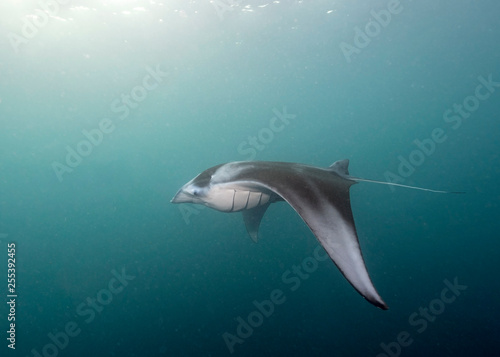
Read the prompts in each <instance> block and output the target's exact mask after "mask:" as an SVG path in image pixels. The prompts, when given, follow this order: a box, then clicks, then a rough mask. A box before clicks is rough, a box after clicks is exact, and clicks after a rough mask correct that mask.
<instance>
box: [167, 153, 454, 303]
mask: <svg viewBox="0 0 500 357" xmlns="http://www.w3.org/2000/svg"><path fill="white" fill-rule="evenodd" d="M348 165H349V161H348V160H341V161H337V162H335V163H333V164H332V165H331V166H330V167H328V168H320V167H314V166H308V165H302V164H295V163H287V162H266V161H240V162H230V163H227V164H222V165H218V166H214V167H212V168H210V169H208V170H206V171H204V172H202V173H201V174H199V175H198V176H196V177H195V178H194V179H192V180H191V181H189V182H188V183H187V184H185V185H184V186H182V188H181V189H180V190H179V191H178V192H177V194H176V195H175V196H174V198H173V199H172V201H171V202H173V203H198V204H203V205H205V206H208V207H210V208H213V209H216V210H218V211H222V212H238V211H242V213H243V219H244V221H245V225H246V228H247V231H248V233H249V234H250V237H251V238H252V239H253V240H254V241H257V239H258V230H259V225H260V222H261V219H262V217H263V216H264V213H265V212H266V210H267V207H269V205H270V204H271V203H274V202H277V201H286V202H287V203H288V204H289V205H290V206H292V208H293V209H294V210H295V211H296V212H297V213H298V214H299V215H300V217H301V218H302V219H303V220H304V222H305V223H306V224H307V225H308V226H309V228H310V229H311V231H312V232H313V234H314V235H315V236H316V238H317V239H318V241H319V242H320V243H321V245H322V246H323V248H324V249H325V250H326V252H327V253H328V255H329V256H330V258H331V259H332V260H333V262H334V263H335V265H337V267H338V268H339V270H340V271H341V272H342V274H343V275H344V276H345V278H346V279H347V280H348V281H349V282H350V283H351V285H352V286H353V287H354V288H355V289H356V290H357V291H358V292H359V293H360V294H361V295H362V296H363V297H364V298H365V299H366V300H368V301H369V302H370V303H372V304H373V305H375V306H377V307H379V308H381V309H383V310H387V309H388V307H387V304H386V303H385V302H384V301H383V300H382V298H381V297H380V295H379V294H378V292H377V290H376V289H375V287H374V286H373V283H372V281H371V279H370V277H369V275H368V271H367V270H366V266H365V262H364V260H363V256H362V254H361V248H360V246H359V242H358V236H357V234H356V227H355V225H354V218H353V215H352V211H351V203H350V198H349V188H350V187H351V186H352V185H354V184H355V183H357V182H359V181H366V182H374V183H381V184H389V185H395V186H402V187H408V188H414V189H419V190H424V191H431V192H438V193H449V192H447V191H437V190H430V189H425V188H419V187H412V186H406V185H399V184H394V183H389V182H379V181H372V180H365V179H360V178H355V177H352V176H350V175H349V172H348Z"/></svg>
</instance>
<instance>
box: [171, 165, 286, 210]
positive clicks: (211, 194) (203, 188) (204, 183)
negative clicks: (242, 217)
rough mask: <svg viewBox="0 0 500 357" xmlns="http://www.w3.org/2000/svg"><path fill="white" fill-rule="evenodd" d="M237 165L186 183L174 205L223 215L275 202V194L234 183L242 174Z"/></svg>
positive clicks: (215, 170)
mask: <svg viewBox="0 0 500 357" xmlns="http://www.w3.org/2000/svg"><path fill="white" fill-rule="evenodd" d="M235 164H238V163H230V164H225V165H218V166H214V167H212V168H210V169H208V170H206V171H203V172H202V173H201V174H199V175H198V176H196V177H195V178H194V179H192V180H191V181H189V182H188V183H186V184H185V185H184V186H182V187H181V189H180V190H179V191H178V192H177V194H176V195H175V196H174V198H173V199H172V201H171V202H172V203H196V204H202V205H205V206H207V207H210V208H213V209H215V210H218V211H222V212H239V211H243V210H249V209H252V208H255V207H257V206H263V205H266V204H268V203H271V202H274V201H275V200H276V197H274V195H272V193H271V192H267V191H263V190H262V188H260V187H256V186H254V185H252V184H250V183H248V182H247V183H242V182H240V181H233V178H234V177H235V176H236V175H237V174H238V173H239V172H241V170H242V169H241V168H238V167H237V166H236V165H235Z"/></svg>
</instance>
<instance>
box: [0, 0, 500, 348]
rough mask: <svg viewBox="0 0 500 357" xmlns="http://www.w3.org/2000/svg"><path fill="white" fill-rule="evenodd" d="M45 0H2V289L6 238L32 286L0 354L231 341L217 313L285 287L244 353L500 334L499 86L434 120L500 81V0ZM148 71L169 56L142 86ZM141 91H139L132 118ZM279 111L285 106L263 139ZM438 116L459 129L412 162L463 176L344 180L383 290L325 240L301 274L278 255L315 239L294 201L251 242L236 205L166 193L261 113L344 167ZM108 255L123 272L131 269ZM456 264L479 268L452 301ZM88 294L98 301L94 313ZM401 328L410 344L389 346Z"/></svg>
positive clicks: (296, 153) (422, 343)
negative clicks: (390, 183)
mask: <svg viewBox="0 0 500 357" xmlns="http://www.w3.org/2000/svg"><path fill="white" fill-rule="evenodd" d="M43 3H50V4H51V5H50V6H49V7H46V10H45V12H43V13H42V12H41V10H39V9H41V8H42V5H40V3H38V2H35V1H26V2H22V4H19V3H17V2H14V1H4V2H3V4H2V8H1V10H0V14H1V15H0V17H1V25H0V30H1V32H2V37H1V39H0V46H1V49H0V54H1V58H0V70H1V71H0V78H1V80H0V100H1V103H0V113H1V114H0V125H1V130H0V143H1V151H0V155H1V156H0V165H1V166H0V170H1V172H0V209H1V211H0V234H1V235H0V247H1V250H0V256H1V259H0V263H1V264H2V266H1V269H0V271H1V276H2V277H3V278H2V279H1V280H0V285H1V286H2V287H1V288H0V290H1V291H2V295H4V296H5V301H7V300H8V299H7V297H6V295H7V292H6V291H7V277H6V276H7V244H8V243H10V242H15V244H16V288H17V294H18V297H17V298H16V302H17V304H16V315H15V317H16V321H15V323H16V344H15V347H16V348H15V350H12V349H10V348H8V347H7V345H8V343H9V342H8V341H7V340H6V338H7V333H6V332H5V331H7V330H8V329H9V327H8V323H9V322H8V321H7V314H8V305H7V304H5V303H4V304H3V306H2V307H1V308H0V326H1V329H0V330H1V331H3V332H2V338H1V339H0V340H1V341H3V342H2V343H1V345H0V351H1V353H0V354H1V355H2V356H36V353H40V354H41V355H45V356H55V355H58V356H92V355H94V356H226V355H230V351H229V349H228V348H227V346H226V343H225V342H224V339H223V334H224V333H226V332H227V333H230V334H233V335H236V333H237V326H238V321H237V319H238V317H241V318H243V319H247V317H248V316H249V314H250V313H252V311H254V310H256V308H255V305H254V304H253V301H254V300H256V301H258V302H261V301H263V300H267V299H269V298H270V294H271V292H272V291H273V290H275V289H280V290H281V291H283V294H284V297H285V298H286V301H285V302H284V303H282V304H281V305H277V306H275V310H274V313H273V314H271V316H269V317H266V318H264V319H263V322H262V323H261V324H260V326H258V327H256V328H255V329H254V331H253V333H252V334H251V336H249V337H247V338H245V339H243V340H242V342H243V343H241V344H236V345H235V346H234V353H233V355H235V356H290V355H296V356H306V355H307V356H377V355H379V354H382V353H385V355H387V352H384V350H383V349H382V347H381V344H382V343H384V344H386V345H388V346H392V348H393V349H392V353H393V355H394V356H396V355H401V356H498V355H500V352H499V348H498V341H499V337H500V336H499V335H500V334H499V329H500V323H499V320H500V312H499V309H498V298H499V296H500V294H499V290H500V280H499V279H498V271H499V268H500V260H499V254H498V251H499V248H500V244H499V243H498V231H499V229H498V228H499V222H498V217H499V213H500V208H499V197H500V190H499V189H498V182H499V179H500V169H499V167H500V166H499V164H500V157H499V144H498V135H499V134H500V129H499V125H498V120H499V110H500V88H499V87H498V86H496V87H492V88H491V90H490V91H488V90H486V88H484V87H483V88H482V90H481V91H480V92H479V95H480V96H481V97H482V98H484V97H485V96H486V94H489V96H488V98H485V99H484V100H477V102H474V100H473V99H470V98H469V101H470V102H469V108H470V105H473V109H474V110H470V111H469V112H467V113H466V114H468V115H469V116H468V118H466V119H464V120H463V122H461V123H460V125H457V122H455V121H450V122H446V121H445V120H444V118H443V116H444V115H445V113H446V111H447V110H449V109H450V110H452V111H454V107H453V105H454V103H456V104H461V105H463V103H464V100H466V98H467V97H468V96H474V95H475V90H476V87H477V86H478V85H479V84H480V83H481V80H480V79H479V78H480V77H482V78H483V79H484V80H486V81H487V80H488V78H489V77H490V78H491V80H492V81H494V82H495V83H496V82H500V47H499V46H498V38H499V37H500V25H499V22H498V14H499V13H500V4H499V3H498V1H494V0H490V1H486V0H485V1H481V2H476V1H464V0H459V1H455V0H454V1H451V0H449V1H430V0H424V1H409V0H406V1H403V0H402V1H401V2H400V3H399V5H397V4H396V3H394V2H390V1H355V2H353V1H335V2H334V1H313V2H308V1H282V2H265V1H253V0H247V1H243V0H242V1H241V2H239V4H236V3H235V5H234V6H233V7H231V8H226V11H222V10H221V9H224V7H223V6H222V5H224V4H228V3H229V1H224V0H222V1H221V2H220V3H221V4H222V5H219V13H218V11H217V9H216V7H215V6H214V4H213V3H210V2H209V1H208V0H200V1H180V0H178V1H168V0H167V1H164V2H141V1H130V0H128V1H127V0H123V1H119V0H116V1H100V2H98V1H90V2H89V1H85V2H83V1H76V0H75V1H67V2H65V3H63V4H59V5H57V6H56V5H54V2H50V1H42V4H43ZM264 5H266V6H264ZM220 6H222V7H220ZM226 6H227V5H226ZM388 6H389V7H390V6H395V9H397V12H398V13H393V14H392V16H391V20H390V21H389V22H388V23H386V26H385V27H383V26H380V25H378V31H377V25H374V24H373V23H372V24H371V25H369V29H370V28H371V27H370V26H372V28H371V29H372V31H375V32H372V35H373V36H372V38H371V41H370V42H369V43H365V44H364V45H363V46H364V47H363V48H361V49H360V50H359V51H358V52H359V53H355V54H352V55H351V56H348V57H349V61H348V60H347V58H346V56H345V55H344V54H343V52H342V49H341V45H342V43H345V44H349V45H354V36H355V34H356V33H357V32H356V27H357V28H359V29H360V31H361V30H365V26H366V25H367V23H369V21H370V20H371V19H372V20H373V18H374V17H373V13H372V12H371V11H377V12H379V13H380V11H382V10H384V9H387V8H388ZM221 11H222V12H221ZM384 11H385V10H384ZM49 15H50V16H49ZM26 19H27V20H26ZM27 21H28V22H30V23H31V24H33V22H34V21H35V22H36V21H37V24H38V27H33V26H34V25H29V24H27ZM23 30H24V31H25V34H24V35H23ZM26 31H27V32H26ZM26 34H28V36H26ZM148 68H149V71H152V70H155V69H158V70H159V71H161V73H162V75H161V76H158V78H159V79H158V80H156V82H155V81H153V80H152V77H150V78H149V79H148V80H147V81H148V82H146V84H147V85H148V86H149V87H150V88H151V90H143V89H142V90H141V88H140V86H143V85H144V82H143V80H144V78H145V76H147V75H148V73H149V72H148ZM137 86H139V87H137ZM152 87H155V88H152ZM134 88H135V91H136V92H134V93H135V97H136V98H140V101H135V102H132V105H130V106H129V111H130V113H129V114H128V115H127V116H126V117H125V118H124V119H123V120H121V119H120V118H119V116H120V115H123V114H124V113H125V112H124V109H123V108H124V107H123V104H121V102H120V101H121V99H122V94H123V95H131V92H132V91H134ZM138 96H139V97H138ZM117 100H118V102H116V101H117ZM113 103H115V106H114V107H112V105H113ZM117 103H118V104H117ZM471 103H472V104H471ZM474 103H476V104H477V105H475V104H474ZM116 105H121V108H122V111H121V112H119V111H118V109H117V106H116ZM113 108H114V109H113ZM283 108H286V111H287V113H288V114H289V115H295V117H294V118H293V119H290V120H289V124H288V125H284V127H283V129H282V130H281V131H279V132H274V133H273V137H272V138H271V137H270V136H269V132H270V131H269V128H270V119H271V118H272V117H273V116H274V115H275V113H274V112H273V110H274V109H276V110H278V111H279V112H280V111H282V110H283ZM455 115H456V114H455ZM123 116H124V115H123ZM104 118H108V119H109V120H110V121H111V124H112V125H113V130H111V132H109V133H107V134H103V138H102V142H100V144H99V145H97V146H94V147H92V152H90V154H89V155H88V156H86V157H83V158H82V161H81V163H79V164H78V165H76V164H75V165H74V166H75V167H73V168H69V167H68V169H72V172H65V173H63V174H62V175H60V179H58V177H57V175H56V172H55V171H54V165H56V166H57V165H58V164H54V163H59V164H61V165H63V164H64V165H67V163H66V155H67V150H68V149H67V147H68V146H69V147H70V148H72V149H76V148H77V145H78V144H79V143H80V142H82V140H85V136H84V134H83V133H82V131H84V130H87V131H92V130H95V129H96V128H99V125H100V123H103V119H104ZM108 123H109V122H108ZM454 125H455V128H454ZM436 128H441V130H442V131H441V134H442V135H446V139H445V140H444V141H443V142H441V143H438V144H436V148H435V149H434V151H433V152H432V153H431V154H429V155H426V156H425V157H424V159H423V163H422V162H421V165H420V166H418V167H417V168H416V170H415V172H413V173H412V174H411V175H409V177H408V178H405V179H404V182H403V183H405V184H410V185H418V186H423V187H431V188H436V189H447V190H457V191H466V194H465V195H439V194H431V193H427V192H421V191H413V190H405V189H396V190H394V191H392V190H390V189H389V188H388V187H387V186H380V185H373V184H368V183H363V184H359V185H356V186H354V187H353V188H352V189H351V197H352V208H353V212H354V216H355V220H356V225H357V229H358V233H359V239H360V243H361V246H362V249H363V254H364V258H365V261H366V264H367V267H368V270H369V272H370V275H371V277H372V279H373V281H374V284H375V286H376V288H377V289H378V291H379V292H380V294H381V295H382V297H383V298H384V300H385V301H386V302H387V303H388V305H389V307H390V309H389V310H388V311H382V310H379V309H377V308H375V307H373V306H372V305H370V304H369V303H367V302H366V301H365V300H364V299H363V298H362V297H361V296H360V295H359V294H358V293H356V291H354V289H353V288H352V287H351V286H350V285H349V284H348V283H347V282H346V280H345V279H344V278H343V277H342V275H341V274H340V273H339V271H338V270H337V268H336V267H335V266H334V264H333V263H332V262H331V261H329V260H327V261H322V262H319V265H318V268H317V270H315V271H314V272H312V273H311V274H310V276H309V277H308V278H307V279H303V280H301V285H300V287H299V288H298V289H297V290H295V291H292V290H291V289H290V288H291V284H287V283H286V282H285V281H284V280H283V278H282V275H283V274H284V273H285V272H286V271H287V270H289V269H292V267H293V266H294V265H299V264H301V263H302V262H303V261H304V259H307V258H308V257H311V256H313V251H314V249H315V248H316V246H317V243H316V241H315V238H314V236H313V235H312V234H311V233H310V231H309V230H308V228H307V227H306V225H305V224H304V223H303V222H302V220H301V219H300V217H299V216H298V215H297V214H296V213H295V212H294V211H293V210H292V209H291V208H290V207H289V206H287V205H286V204H283V203H281V204H276V205H273V206H272V207H271V208H270V209H269V211H268V212H267V214H266V216H265V218H264V220H263V222H262V226H261V240H260V242H259V243H258V244H254V243H253V242H252V241H251V240H250V239H249V238H248V236H247V234H246V231H245V227H244V224H243V222H242V220H241V217H240V215H239V214H223V213H220V212H216V211H212V210H209V209H204V210H197V209H195V208H194V206H184V208H181V207H182V206H178V205H173V204H170V203H169V200H170V199H171V198H172V196H173V195H174V194H175V192H176V191H177V190H178V188H179V187H180V186H181V185H182V184H184V183H185V182H187V181H188V180H190V179H191V178H192V177H194V176H195V175H196V174H198V173H199V172H201V171H203V170H204V169H206V168H208V167H211V166H214V165H216V164H219V163H223V162H228V161H235V160H245V159H247V158H248V156H249V155H248V154H245V153H242V149H244V148H246V149H248V148H249V147H250V146H249V145H247V146H245V145H246V144H242V143H243V142H245V141H248V140H249V139H248V137H249V136H257V137H258V135H259V134H261V133H264V134H261V135H263V138H264V141H266V143H265V145H263V146H264V147H262V146H261V147H260V148H261V149H262V150H258V152H257V155H256V157H255V159H258V160H275V161H291V162H301V163H307V164H311V165H317V166H328V165H329V164H331V163H332V162H333V161H335V160H338V159H344V158H348V159H350V161H351V165H350V170H351V173H352V174H353V175H355V176H359V177H364V178H371V179H376V180H386V179H387V174H388V172H390V173H393V174H395V175H400V173H399V172H398V165H400V161H401V158H403V159H406V160H408V159H409V157H410V155H411V153H412V151H413V150H416V149H417V146H416V145H415V143H414V140H424V139H428V138H430V137H431V133H432V132H433V130H435V129H436ZM266 134H267V135H268V136H267V137H266V136H265V135H266ZM441 137H442V136H441ZM82 145H84V144H82ZM240 145H243V146H241V147H240V150H238V147H239V146H240ZM260 145H262V142H261V143H260ZM414 155H418V154H414ZM414 158H418V157H417V156H415V157H414ZM186 207H191V208H188V209H189V210H187V208H186ZM123 269H124V270H123ZM113 271H115V274H121V273H122V272H123V271H125V272H126V273H125V274H126V275H127V276H129V280H125V284H126V286H124V287H123V289H118V287H119V285H120V284H118V283H117V280H113V279H114V278H113V277H114V275H113ZM132 277H134V278H132ZM446 279H447V280H448V281H449V282H453V281H454V279H457V282H458V283H459V284H461V285H465V286H467V288H466V289H465V290H463V291H461V292H460V295H459V296H455V299H454V301H453V302H450V303H446V304H445V303H442V302H440V301H443V300H442V297H441V292H442V290H443V289H444V288H446V286H447V285H446V283H445V282H444V281H445V280H446ZM110 283H111V289H112V290H114V291H115V293H112V292H110V287H109V286H110V285H109V284H110ZM113 284H114V285H113ZM448 294H449V292H448ZM451 296H452V295H446V297H447V298H450V297H451ZM87 298H93V299H95V298H100V299H101V302H102V301H104V302H105V303H106V304H105V305H104V306H103V304H99V303H98V305H97V309H98V310H99V311H100V312H99V313H96V312H95V311H96V310H95V309H93V310H91V309H92V308H90V307H88V306H87ZM436 299H437V300H436ZM2 301H3V297H2ZM82 304H83V305H82ZM429 305H431V307H433V308H434V311H436V310H435V309H438V310H439V314H437V316H436V315H432V316H431V317H432V318H434V320H433V322H428V324H427V326H425V328H423V331H421V332H419V331H418V330H419V328H422V327H423V325H422V324H417V325H415V323H414V324H411V322H410V321H409V317H410V316H411V315H412V314H414V313H417V314H418V313H419V308H421V307H422V308H424V307H425V308H429ZM442 307H444V311H443V310H442V309H441V308H442ZM79 308H80V310H79ZM90 311H94V313H95V316H93V315H91V313H90ZM91 317H92V318H91ZM419 319H421V317H419ZM68 324H69V326H70V330H72V328H73V329H76V330H75V331H77V332H78V333H76V332H75V331H73V332H74V334H76V336H74V337H68V338H67V340H65V338H64V337H60V340H59V344H60V346H59V347H57V346H55V344H54V342H53V341H52V340H51V339H50V334H53V336H61V334H60V332H61V331H64V329H65V328H66V327H67V326H68ZM403 331H406V332H407V335H406V336H407V337H408V336H409V339H406V342H407V343H409V342H408V341H410V340H411V344H409V346H403V347H401V350H400V351H399V349H398V348H397V347H395V344H394V343H393V341H396V340H397V336H398V335H399V334H401V333H402V332H403ZM391 343H392V344H391ZM51 344H52V345H51ZM381 356H383V355H381Z"/></svg>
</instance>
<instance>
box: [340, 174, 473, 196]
mask: <svg viewBox="0 0 500 357" xmlns="http://www.w3.org/2000/svg"><path fill="white" fill-rule="evenodd" d="M349 178H350V179H352V180H354V181H358V182H360V181H363V182H371V183H378V184H381V185H389V186H398V187H404V188H411V189H413V190H421V191H429V192H435V193H465V192H462V191H441V190H432V189H430V188H423V187H416V186H408V185H402V184H400V183H394V182H384V181H375V180H367V179H362V178H358V177H352V176H349Z"/></svg>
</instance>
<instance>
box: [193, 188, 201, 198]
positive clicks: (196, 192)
mask: <svg viewBox="0 0 500 357" xmlns="http://www.w3.org/2000/svg"><path fill="white" fill-rule="evenodd" d="M191 194H192V195H193V196H199V195H200V189H199V188H192V189H191Z"/></svg>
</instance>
